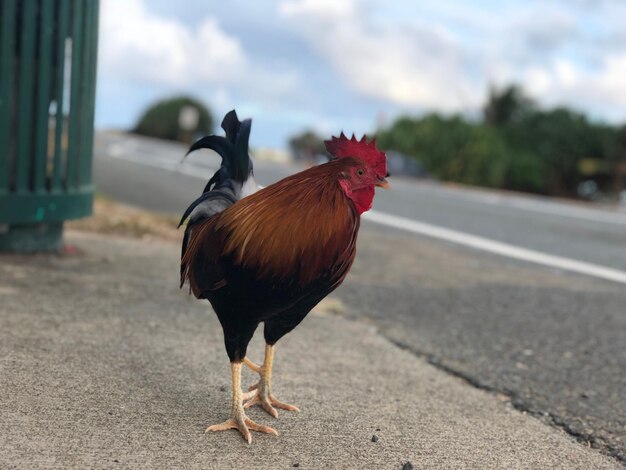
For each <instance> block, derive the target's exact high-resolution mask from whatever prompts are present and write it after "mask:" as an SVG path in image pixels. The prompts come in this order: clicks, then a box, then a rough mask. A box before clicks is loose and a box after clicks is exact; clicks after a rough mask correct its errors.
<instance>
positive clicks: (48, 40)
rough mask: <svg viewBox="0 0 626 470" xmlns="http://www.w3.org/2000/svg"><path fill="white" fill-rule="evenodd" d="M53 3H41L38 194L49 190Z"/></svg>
mask: <svg viewBox="0 0 626 470" xmlns="http://www.w3.org/2000/svg"><path fill="white" fill-rule="evenodd" d="M53 6H54V3H53V2H50V1H44V2H42V3H41V11H40V18H41V23H40V26H39V51H38V52H39V54H38V66H37V82H38V83H37V107H36V109H37V114H36V115H35V119H36V121H35V122H36V132H35V148H34V152H35V154H34V159H33V160H34V165H35V166H34V179H33V189H34V191H35V192H37V193H42V192H44V191H46V190H47V188H46V176H47V166H48V121H49V120H48V110H49V109H50V85H51V83H50V76H51V72H52V70H51V68H52V67H51V65H52V33H53V30H54V23H53V22H52V20H53V15H52V14H53V11H52V7H53Z"/></svg>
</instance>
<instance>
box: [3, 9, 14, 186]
mask: <svg viewBox="0 0 626 470" xmlns="http://www.w3.org/2000/svg"><path fill="white" fill-rule="evenodd" d="M0 11H1V12H2V19H1V20H0V195H1V194H3V193H5V192H7V191H8V190H9V168H10V166H9V155H10V153H11V150H12V145H11V142H10V138H11V123H12V114H13V113H12V110H13V81H14V75H13V68H14V66H15V65H14V64H15V60H14V51H15V19H16V0H2V1H1V2H0Z"/></svg>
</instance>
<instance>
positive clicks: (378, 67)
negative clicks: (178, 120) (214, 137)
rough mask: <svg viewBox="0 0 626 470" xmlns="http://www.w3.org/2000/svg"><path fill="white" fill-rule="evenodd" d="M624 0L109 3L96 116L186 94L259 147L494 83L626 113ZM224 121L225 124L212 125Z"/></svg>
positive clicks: (433, 105)
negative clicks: (239, 125) (236, 124)
mask: <svg viewBox="0 0 626 470" xmlns="http://www.w3.org/2000/svg"><path fill="white" fill-rule="evenodd" d="M624 24H626V2H624V1H622V0H500V1H496V0H473V1H469V0H466V1H461V0H449V1H446V0H440V1H437V2H426V1H421V0H275V1H271V0H255V1H251V0H229V1H224V0H218V1H213V0H179V1H174V0H101V7H100V39H99V41H100V42H99V51H98V88H97V101H96V126H97V127H98V128H130V127H132V126H133V125H134V124H135V123H136V121H137V119H138V117H139V116H140V115H141V113H142V111H143V110H144V109H145V108H146V107H147V106H149V105H150V104H152V103H153V102H154V101H156V100H158V99H161V98H166V97H171V96H175V95H181V94H188V95H191V96H194V97H196V98H198V99H200V100H201V101H203V102H205V103H206V104H207V105H208V106H209V108H210V109H211V111H212V113H213V115H214V117H215V121H216V123H217V124H219V122H220V121H221V118H222V116H223V115H224V114H225V113H226V112H228V111H229V110H231V109H233V108H235V109H236V110H237V112H238V114H239V116H240V118H244V117H251V118H253V130H252V137H251V143H252V145H256V146H263V147H277V148H285V147H286V145H287V140H288V139H289V137H291V136H293V135H294V134H297V133H299V132H302V131H304V130H307V129H311V130H314V131H316V132H318V133H320V134H321V135H322V136H323V137H327V136H329V135H330V134H338V133H339V132H340V131H342V130H343V131H345V132H346V133H352V132H354V133H356V134H357V135H361V134H363V133H372V132H374V131H375V130H376V129H377V128H379V127H380V126H385V125H390V124H391V123H392V122H393V120H394V119H395V118H397V117H398V116H400V115H407V114H408V115H412V116H420V115H423V114H425V113H427V112H432V111H436V112H440V113H446V114H451V113H463V114H465V115H467V116H469V117H476V116H479V115H480V109H481V107H482V105H483V104H484V102H485V99H486V96H487V95H488V91H489V87H503V86H506V85H509V84H518V85H520V86H521V87H522V88H523V89H524V91H525V92H526V94H527V95H528V96H530V97H532V98H534V99H536V100H537V102H538V103H539V104H540V106H542V107H544V108H550V107H554V106H558V105H566V106H569V107H571V108H573V109H576V110H579V111H582V112H585V113H587V114H588V115H589V116H590V117H591V118H592V119H594V120H598V121H604V122H610V123H624V122H626V28H624ZM216 131H217V129H216Z"/></svg>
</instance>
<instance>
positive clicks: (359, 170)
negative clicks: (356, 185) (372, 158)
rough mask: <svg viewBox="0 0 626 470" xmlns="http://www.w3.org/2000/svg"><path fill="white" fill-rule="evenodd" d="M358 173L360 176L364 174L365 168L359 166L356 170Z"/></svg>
mask: <svg viewBox="0 0 626 470" xmlns="http://www.w3.org/2000/svg"><path fill="white" fill-rule="evenodd" d="M356 174H357V175H359V176H363V175H364V174H365V170H364V169H363V168H359V169H358V170H356Z"/></svg>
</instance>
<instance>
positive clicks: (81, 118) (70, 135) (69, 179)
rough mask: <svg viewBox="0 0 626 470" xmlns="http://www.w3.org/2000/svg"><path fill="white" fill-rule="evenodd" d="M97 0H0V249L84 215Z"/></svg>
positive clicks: (52, 241) (30, 241)
mask: <svg viewBox="0 0 626 470" xmlns="http://www.w3.org/2000/svg"><path fill="white" fill-rule="evenodd" d="M97 39H98V0H0V251H39V250H51V249H57V248H58V247H59V246H60V244H61V236H62V229H63V221H65V220H69V219H75V218H79V217H84V216H88V215H90V214H91V210H92V202H93V183H92V178H91V166H92V147H93V120H94V101H95V82H96V53H97Z"/></svg>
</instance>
